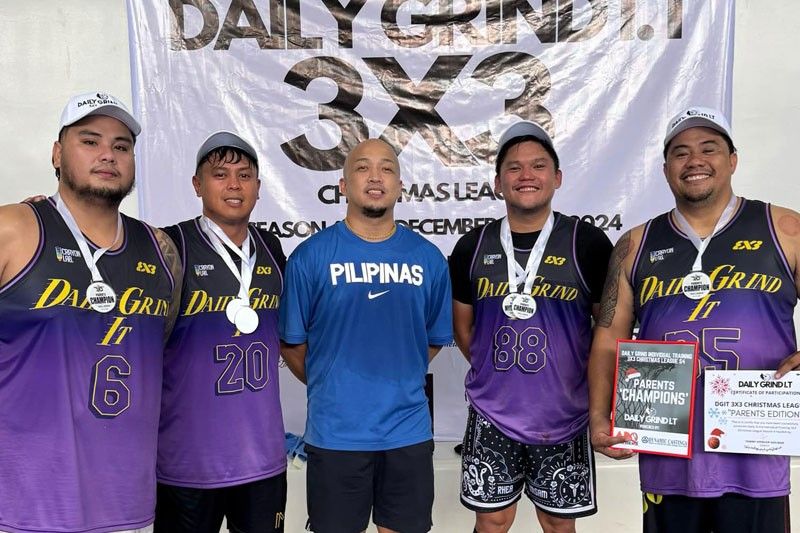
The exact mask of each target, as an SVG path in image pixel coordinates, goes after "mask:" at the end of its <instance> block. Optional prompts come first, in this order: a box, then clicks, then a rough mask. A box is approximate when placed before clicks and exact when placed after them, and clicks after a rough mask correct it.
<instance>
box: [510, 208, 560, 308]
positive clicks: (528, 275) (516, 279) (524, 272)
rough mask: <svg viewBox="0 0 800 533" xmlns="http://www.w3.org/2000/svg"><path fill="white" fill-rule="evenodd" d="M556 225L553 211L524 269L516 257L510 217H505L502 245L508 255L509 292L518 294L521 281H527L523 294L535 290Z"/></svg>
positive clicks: (548, 216)
mask: <svg viewBox="0 0 800 533" xmlns="http://www.w3.org/2000/svg"><path fill="white" fill-rule="evenodd" d="M554 224H555V216H554V215H553V211H550V214H549V215H547V221H546V222H545V223H544V227H543V228H542V231H541V233H539V237H537V238H536V244H534V245H533V249H532V250H531V253H530V255H529V256H528V262H527V264H526V265H525V268H524V269H523V268H522V266H521V265H520V264H519V263H517V260H516V258H515V256H514V243H513V242H512V239H511V226H510V225H509V224H508V217H505V218H504V219H503V221H502V222H501V223H500V244H501V245H502V246H503V252H505V254H506V268H507V270H508V292H509V294H511V293H516V292H517V290H518V287H517V286H518V285H519V283H520V281H521V279H524V280H525V287H524V289H523V292H522V294H529V293H530V292H531V288H533V282H534V280H535V279H536V275H537V273H538V272H539V264H540V263H541V262H542V257H543V256H544V248H545V246H547V240H548V239H549V238H550V234H551V233H552V232H553V226H554Z"/></svg>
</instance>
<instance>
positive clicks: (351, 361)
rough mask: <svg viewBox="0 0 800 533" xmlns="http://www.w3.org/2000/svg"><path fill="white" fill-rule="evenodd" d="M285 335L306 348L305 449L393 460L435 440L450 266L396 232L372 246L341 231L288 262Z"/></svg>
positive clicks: (320, 236)
mask: <svg viewBox="0 0 800 533" xmlns="http://www.w3.org/2000/svg"><path fill="white" fill-rule="evenodd" d="M279 327H280V335H281V339H283V340H284V341H285V342H287V343H289V344H302V343H305V342H307V343H308V352H307V355H306V377H307V378H308V418H307V420H306V433H305V440H306V442H308V443H309V444H311V445H313V446H317V447H320V448H327V449H333V450H386V449H392V448H399V447H401V446H408V445H411V444H417V443H419V442H423V441H425V440H428V439H430V438H431V436H432V431H431V418H430V413H429V412H428V403H427V399H426V397H425V391H424V386H425V374H426V372H427V369H428V346H429V345H433V346H441V345H444V344H448V343H450V342H451V341H452V338H453V334H452V309H451V294H450V281H449V277H448V273H447V263H446V262H445V259H444V257H443V256H442V254H441V252H440V251H439V250H438V249H437V248H436V247H435V246H434V245H433V244H431V243H430V242H428V241H427V240H425V239H424V238H422V237H420V236H419V235H417V234H416V233H414V232H413V231H411V230H409V229H407V228H405V227H403V226H398V228H397V232H396V233H395V234H394V235H393V236H392V237H391V238H389V239H387V240H385V241H382V242H377V243H370V242H366V241H364V240H362V239H360V238H359V237H357V236H355V235H354V234H353V233H352V232H351V231H350V230H349V229H348V228H347V226H345V225H344V224H343V223H341V222H339V223H337V224H336V225H334V226H332V227H330V228H327V229H325V230H323V231H321V232H319V233H317V234H316V235H314V236H312V237H311V238H309V239H308V240H307V241H305V242H303V243H302V244H301V245H300V246H298V247H297V249H296V250H295V251H294V253H293V254H292V255H291V257H290V258H289V261H288V264H287V266H286V286H285V290H284V293H283V297H282V298H281V303H280V326H279Z"/></svg>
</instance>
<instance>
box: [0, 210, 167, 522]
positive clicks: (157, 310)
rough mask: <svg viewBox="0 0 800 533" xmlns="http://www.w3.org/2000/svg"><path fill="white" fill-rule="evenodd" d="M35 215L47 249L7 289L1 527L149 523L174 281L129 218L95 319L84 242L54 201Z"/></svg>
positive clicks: (147, 233) (2, 311) (144, 231)
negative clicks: (111, 304) (111, 301)
mask: <svg viewBox="0 0 800 533" xmlns="http://www.w3.org/2000/svg"><path fill="white" fill-rule="evenodd" d="M34 208H35V212H36V214H37V217H38V219H39V226H40V233H39V247H38V249H37V251H36V254H35V256H34V258H33V259H32V260H31V262H30V263H29V264H28V266H27V267H26V268H25V269H24V270H23V271H22V272H21V273H20V274H19V275H18V276H17V277H16V278H14V279H13V280H11V282H9V283H8V284H6V285H5V286H4V287H3V288H2V289H0V531H8V532H13V533H18V532H26V533H27V532H37V533H41V532H43V531H58V532H71V533H72V532H92V533H103V532H108V531H120V530H126V529H135V528H141V527H144V526H147V525H148V524H150V523H152V521H153V514H154V509H155V481H156V480H155V452H156V437H157V430H158V414H159V407H160V397H161V369H162V350H163V338H164V328H165V325H166V316H167V311H168V308H169V298H170V294H171V291H172V284H173V280H172V276H171V274H170V273H169V270H168V268H167V267H166V265H165V264H164V261H163V258H162V257H161V252H160V249H159V247H158V244H157V243H156V242H155V237H154V235H153V234H152V232H151V230H150V229H149V228H147V227H146V226H145V225H144V224H142V223H141V222H138V221H136V220H133V219H130V218H128V217H125V216H123V221H124V227H125V240H124V242H123V245H122V247H121V248H120V249H119V250H116V251H114V252H109V253H106V254H105V255H103V257H102V258H101V259H100V261H99V263H98V268H99V270H100V272H101V274H102V276H103V279H104V280H105V281H106V283H108V284H109V285H110V286H111V287H112V288H113V289H114V290H115V291H116V293H117V303H116V306H115V308H114V309H113V310H112V311H111V312H109V313H105V314H101V313H98V312H96V311H93V310H92V309H90V308H89V305H88V303H87V301H86V299H85V293H86V288H87V286H88V285H89V283H90V282H91V276H90V274H89V269H88V268H87V267H86V264H85V263H84V261H83V258H82V257H81V256H80V252H79V250H78V246H77V243H76V242H75V239H74V238H73V237H72V235H71V234H70V232H69V230H68V229H67V227H66V225H65V224H64V222H63V220H62V219H61V217H60V216H59V215H58V213H57V212H56V210H55V207H54V204H53V202H52V200H50V199H48V200H44V201H42V202H37V203H36V204H34ZM144 267H146V268H144Z"/></svg>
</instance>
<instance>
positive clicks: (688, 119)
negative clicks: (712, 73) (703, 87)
mask: <svg viewBox="0 0 800 533" xmlns="http://www.w3.org/2000/svg"><path fill="white" fill-rule="evenodd" d="M697 127H703V128H711V129H712V130H716V131H718V132H719V133H722V134H723V135H725V136H726V137H728V138H729V139H730V138H731V125H730V124H729V123H728V119H727V118H725V115H723V114H722V112H720V111H718V110H716V109H712V108H710V107H698V106H695V107H690V108H689V109H686V110H684V111H681V112H680V113H678V114H677V115H675V116H674V117H672V119H671V120H670V121H669V123H668V124H667V133H666V135H665V136H664V146H667V145H668V144H669V142H670V141H671V140H672V139H674V138H675V136H676V135H678V134H679V133H681V132H683V131H686V130H688V129H689V128H697Z"/></svg>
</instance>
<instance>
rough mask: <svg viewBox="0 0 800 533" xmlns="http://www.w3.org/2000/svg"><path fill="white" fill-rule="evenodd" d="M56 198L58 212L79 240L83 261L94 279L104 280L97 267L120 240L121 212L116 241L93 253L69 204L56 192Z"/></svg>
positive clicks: (118, 218)
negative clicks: (104, 255)
mask: <svg viewBox="0 0 800 533" xmlns="http://www.w3.org/2000/svg"><path fill="white" fill-rule="evenodd" d="M55 199H56V211H58V214H60V215H61V218H63V219H64V223H65V224H66V225H67V228H69V231H70V233H72V237H73V238H74V239H75V241H77V243H78V248H79V249H80V251H81V256H82V257H83V261H84V262H85V263H86V266H87V267H88V268H89V272H91V274H92V281H93V282H94V281H100V282H103V276H101V275H100V270H98V268H97V262H98V261H100V258H101V257H103V254H104V253H106V252H107V251H108V250H109V249H110V248H111V247H112V246H114V244H116V242H117V241H119V239H120V237H121V236H122V216H121V215H120V214H119V212H117V234H116V236H115V237H114V242H112V243H111V245H110V246H107V247H105V248H98V249H97V250H96V251H95V252H94V254H93V253H92V252H91V250H90V249H89V243H88V242H87V241H86V237H84V236H83V233H81V230H80V228H79V227H78V223H77V222H75V217H73V216H72V213H70V211H69V208H68V207H67V204H65V203H64V200H62V199H61V195H59V194H58V193H56V194H55Z"/></svg>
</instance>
